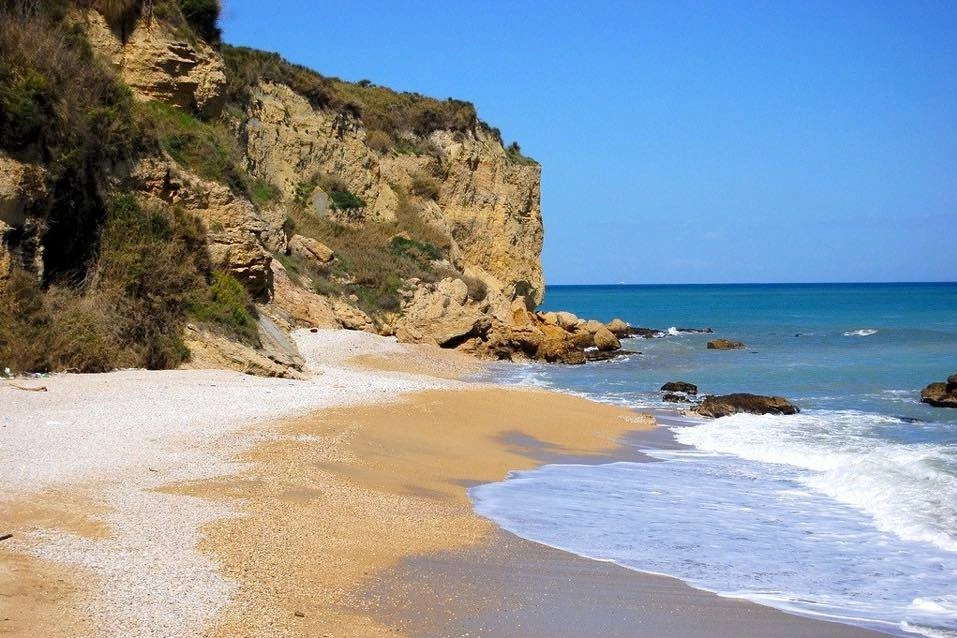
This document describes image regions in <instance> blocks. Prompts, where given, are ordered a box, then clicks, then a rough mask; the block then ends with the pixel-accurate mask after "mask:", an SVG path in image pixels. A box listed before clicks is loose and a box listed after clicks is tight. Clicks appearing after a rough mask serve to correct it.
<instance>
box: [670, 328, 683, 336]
mask: <svg viewBox="0 0 957 638" xmlns="http://www.w3.org/2000/svg"><path fill="white" fill-rule="evenodd" d="M668 334H669V335H671V336H672V337H674V336H675V335H679V334H681V332H680V331H679V330H678V329H677V328H676V327H674V326H671V327H670V328H668Z"/></svg>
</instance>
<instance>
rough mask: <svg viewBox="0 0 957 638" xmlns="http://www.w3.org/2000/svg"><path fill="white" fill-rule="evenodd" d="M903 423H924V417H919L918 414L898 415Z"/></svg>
mask: <svg viewBox="0 0 957 638" xmlns="http://www.w3.org/2000/svg"><path fill="white" fill-rule="evenodd" d="M896 418H897V419H898V420H899V421H900V422H901V423H923V422H924V419H918V418H917V417H916V416H900V415H898V416H897V417H896Z"/></svg>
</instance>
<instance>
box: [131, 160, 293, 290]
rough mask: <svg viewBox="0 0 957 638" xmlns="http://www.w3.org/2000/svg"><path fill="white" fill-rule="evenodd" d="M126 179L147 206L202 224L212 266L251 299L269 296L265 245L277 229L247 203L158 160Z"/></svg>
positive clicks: (219, 186)
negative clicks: (173, 211)
mask: <svg viewBox="0 0 957 638" xmlns="http://www.w3.org/2000/svg"><path fill="white" fill-rule="evenodd" d="M132 180H133V181H134V183H135V184H136V185H137V192H138V194H140V195H141V197H142V198H143V199H144V200H146V201H147V202H149V201H150V200H152V201H154V202H157V203H162V204H165V205H169V206H172V207H176V208H179V209H180V210H182V211H184V212H186V213H190V214H193V215H196V216H197V217H199V218H200V219H202V220H203V222H205V225H206V229H207V230H206V238H207V242H208V246H209V255H210V259H211V261H212V263H213V265H214V266H216V267H218V268H222V269H223V270H226V271H228V272H229V273H231V274H232V275H233V276H235V277H236V278H237V279H239V280H240V281H241V282H243V283H244V284H245V285H246V287H247V288H248V289H249V291H250V292H251V293H252V294H253V296H254V297H257V298H262V299H265V298H268V297H269V294H270V291H271V290H272V271H271V269H270V263H271V262H272V255H270V253H269V251H268V250H266V248H265V244H266V242H267V241H268V237H269V236H270V235H272V234H278V233H281V232H282V230H281V229H279V228H271V227H270V226H269V225H268V224H267V223H266V221H265V220H264V219H263V218H262V216H261V215H260V214H259V211H257V210H256V207H255V206H253V204H252V203H251V202H250V201H249V200H248V199H246V198H245V197H240V196H238V195H236V194H235V193H234V192H233V191H231V190H230V189H229V188H227V187H226V186H224V185H222V184H219V183H217V182H210V181H206V180H203V179H201V178H200V177H197V176H196V175H193V174H190V173H189V172H187V171H185V170H184V169H182V168H181V167H179V166H177V165H176V164H175V163H174V162H170V161H165V160H159V159H147V160H144V161H141V162H139V163H138V164H137V165H136V166H135V167H134V170H133V171H132Z"/></svg>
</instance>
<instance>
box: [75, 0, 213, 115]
mask: <svg viewBox="0 0 957 638" xmlns="http://www.w3.org/2000/svg"><path fill="white" fill-rule="evenodd" d="M151 6H152V5H151ZM82 21H83V24H84V27H85V31H86V36H87V39H88V40H89V42H90V45H91V46H92V47H93V49H94V50H95V51H97V52H98V53H100V54H101V55H103V56H104V57H105V58H106V59H108V60H110V62H111V63H112V64H113V66H114V67H115V68H116V69H117V71H118V72H119V74H120V76H121V77H122V78H123V81H124V82H125V83H126V84H127V86H129V87H130V89H131V90H132V91H133V95H134V96H135V97H137V98H139V99H153V100H159V101H161V102H165V103H167V104H173V105H176V106H178V107H180V108H183V109H186V110H187V111H195V112H199V113H203V114H204V115H206V116H216V115H218V114H219V112H220V111H221V110H222V108H223V104H224V100H225V94H226V74H225V72H224V66H223V61H222V58H221V57H220V55H219V54H218V53H217V52H216V51H215V50H214V49H213V48H212V47H211V46H209V45H208V44H206V43H205V42H203V41H202V40H200V39H187V38H185V37H183V36H181V35H178V34H177V33H176V32H175V30H174V29H173V28H172V27H171V26H170V25H169V24H168V23H167V22H166V21H164V20H161V19H157V17H156V16H155V15H152V14H144V15H143V16H142V17H141V18H140V19H139V20H136V21H135V22H134V24H133V26H132V30H131V31H130V32H129V33H126V34H123V33H119V34H118V33H117V29H114V28H111V26H110V25H109V24H108V23H107V21H106V18H104V17H103V16H102V15H101V14H100V13H99V12H97V11H95V10H93V9H89V10H87V11H86V12H84V14H83V16H82Z"/></svg>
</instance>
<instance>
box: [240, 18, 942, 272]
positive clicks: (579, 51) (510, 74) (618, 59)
mask: <svg viewBox="0 0 957 638" xmlns="http://www.w3.org/2000/svg"><path fill="white" fill-rule="evenodd" d="M224 4H225V7H224V12H223V19H222V23H221V26H222V27H223V30H224V38H225V39H226V41H227V42H230V43H232V44H242V45H247V46H254V47H257V48H261V49H267V50H271V51H278V52H280V53H281V54H282V55H283V56H285V57H286V58H287V59H289V60H292V61H294V62H298V63H300V64H305V65H307V66H309V67H312V68H314V69H316V70H317V71H320V72H321V73H324V74H327V75H335V76H339V77H342V78H344V79H348V80H360V79H363V78H367V79H370V80H372V81H373V82H376V83H377V84H382V85H386V86H390V87H393V88H395V89H399V90H407V91H418V92H420V93H425V94H428V95H434V96H437V97H440V98H444V97H449V96H452V97H458V98H462V99H467V100H470V101H472V102H474V103H475V105H476V106H477V108H478V111H479V115H480V117H482V119H484V120H486V121H488V122H489V123H491V124H492V125H493V126H497V127H498V128H500V129H501V130H502V134H503V137H504V138H505V140H506V141H511V140H517V141H518V142H519V143H520V144H521V145H522V149H523V150H524V151H525V153H526V154H528V155H531V156H532V157H534V158H536V159H537V160H539V161H540V162H541V163H542V166H543V170H542V211H543V216H544V220H545V250H544V253H543V262H544V264H545V275H546V279H547V281H548V283H552V284H567V283H612V282H614V283H617V282H620V281H624V282H627V283H706V282H717V283H722V282H806V281H922V280H949V281H954V280H957V3H955V2H951V1H944V2H923V1H920V0H912V1H904V0H902V1H900V2H879V1H868V2H855V1H850V0H833V1H831V2H813V1H803V0H802V1H801V2H785V1H779V2H770V1H768V2H765V1H761V2H680V1H668V2H665V1H662V2H587V3H586V2H574V3H573V2H531V1H528V2H526V1H520V0H515V1H512V2H493V1H486V2H479V1H473V2H438V1H436V2H420V1H412V0H410V1H407V2H378V1H372V0H366V1H364V2H361V3H351V2H348V3H326V4H320V3H316V2H309V1H305V0H290V1H286V2H281V1H277V2H268V3H267V2H261V1H253V0H225V3H224Z"/></svg>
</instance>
